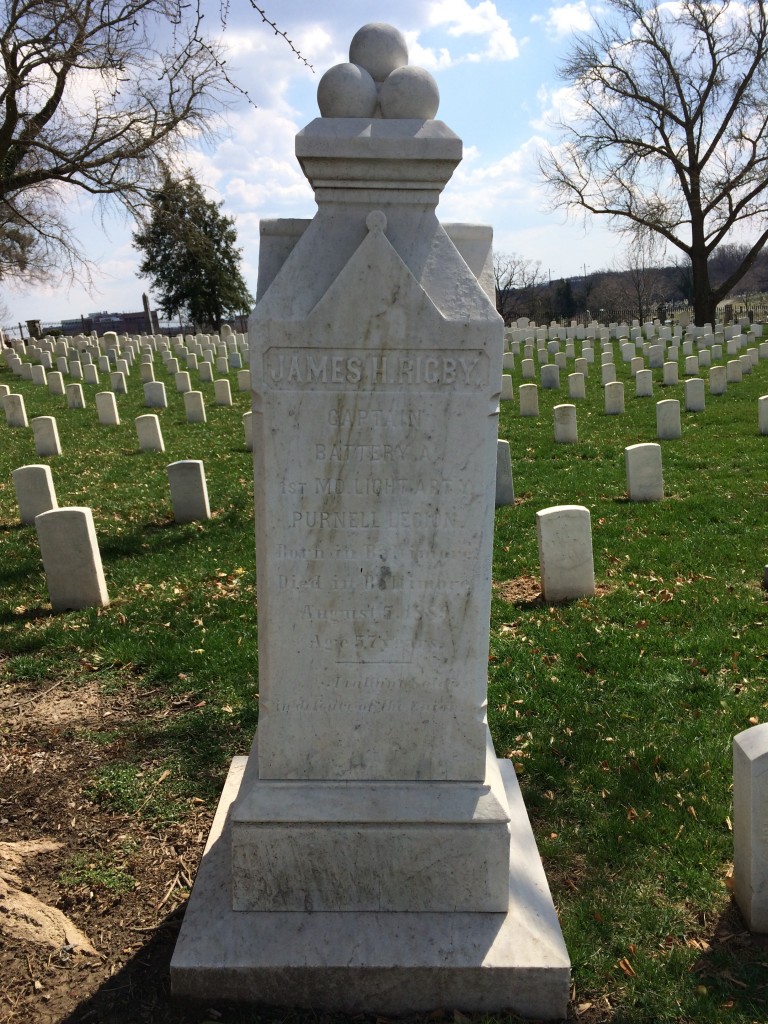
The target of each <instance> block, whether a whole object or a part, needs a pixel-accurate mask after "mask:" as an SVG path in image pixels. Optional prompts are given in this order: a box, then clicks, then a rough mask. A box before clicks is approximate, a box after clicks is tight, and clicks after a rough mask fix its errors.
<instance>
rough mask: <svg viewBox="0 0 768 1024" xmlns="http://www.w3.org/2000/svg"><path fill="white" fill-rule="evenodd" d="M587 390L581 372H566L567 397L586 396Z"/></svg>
mask: <svg viewBox="0 0 768 1024" xmlns="http://www.w3.org/2000/svg"><path fill="white" fill-rule="evenodd" d="M586 395H587V392H586V388H585V386H584V374H583V373H569V374H568V397H569V398H586Z"/></svg>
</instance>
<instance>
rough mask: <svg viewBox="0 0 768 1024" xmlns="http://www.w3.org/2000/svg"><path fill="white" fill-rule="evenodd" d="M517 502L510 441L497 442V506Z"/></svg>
mask: <svg viewBox="0 0 768 1024" xmlns="http://www.w3.org/2000/svg"><path fill="white" fill-rule="evenodd" d="M514 504H515V486H514V483H513V480H512V455H511V452H510V450H509V441H502V440H499V441H497V442H496V508H500V507H501V506H502V505H514Z"/></svg>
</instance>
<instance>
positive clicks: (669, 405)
mask: <svg viewBox="0 0 768 1024" xmlns="http://www.w3.org/2000/svg"><path fill="white" fill-rule="evenodd" d="M656 436H657V437H658V438H659V440H661V441H674V440H676V439H677V438H679V437H681V436H682V427H681V425H680V403H679V402H678V400H677V399H676V398H667V399H665V400H664V401H663V402H657V403H656Z"/></svg>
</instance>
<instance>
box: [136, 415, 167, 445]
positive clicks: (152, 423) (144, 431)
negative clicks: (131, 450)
mask: <svg viewBox="0 0 768 1024" xmlns="http://www.w3.org/2000/svg"><path fill="white" fill-rule="evenodd" d="M133 422H134V424H135V426H136V434H137V436H138V438H139V448H141V450H142V451H143V452H164V451H165V442H164V441H163V433H162V431H161V429H160V420H159V418H158V416H157V414H156V413H151V412H150V413H145V414H144V415H143V416H137V417H136V419H135V420H134V421H133Z"/></svg>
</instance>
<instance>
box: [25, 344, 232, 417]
mask: <svg viewBox="0 0 768 1024" xmlns="http://www.w3.org/2000/svg"><path fill="white" fill-rule="evenodd" d="M173 344H174V350H175V351H176V353H177V354H176V355H174V354H173V351H172V350H171V349H170V348H168V347H167V346H168V343H167V341H165V340H164V341H163V343H162V345H163V347H161V348H160V349H159V351H160V353H161V357H162V360H163V364H164V367H165V370H166V372H167V373H168V374H169V375H170V376H172V377H173V378H174V382H175V385H176V390H177V391H178V392H181V393H184V392H186V391H190V390H192V385H191V380H190V370H195V371H197V372H198V375H199V379H200V382H201V383H209V384H210V383H214V384H215V383H216V382H215V381H214V362H215V369H216V371H217V372H219V373H227V372H229V371H230V370H236V371H238V386H239V388H240V390H241V391H242V390H246V388H247V387H250V374H249V373H248V370H247V369H244V367H243V355H242V353H241V351H240V350H239V349H238V348H237V345H238V344H240V343H238V342H237V341H235V342H233V345H234V346H235V347H234V348H233V350H232V351H231V352H230V353H229V355H228V356H227V355H221V356H215V357H214V351H213V349H207V348H203V347H202V344H203V343H202V342H197V341H192V340H190V341H189V344H190V345H192V346H193V347H194V348H195V351H190V350H189V349H188V347H187V345H186V344H185V343H184V342H183V341H181V340H180V339H177V340H176V342H174V343H173ZM243 347H244V348H245V350H246V359H247V346H243ZM219 348H220V350H223V351H224V352H225V353H226V351H227V349H226V346H219ZM198 351H199V352H200V354H201V355H202V356H205V357H207V358H205V359H204V360H203V362H201V363H199V364H198V355H197V352H198ZM38 357H39V358H38ZM153 357H154V353H153V350H152V348H151V347H145V348H144V349H143V350H142V351H141V353H140V355H139V358H140V362H139V374H140V377H141V382H142V384H144V387H145V393H146V392H147V386H148V385H152V384H153V383H155V380H156V379H155V367H154V361H153ZM179 357H181V358H183V359H184V361H185V362H186V365H187V369H186V370H181V369H180V366H179ZM30 358H31V359H32V360H34V359H36V358H38V361H37V362H35V361H30V362H27V361H25V360H23V359H21V358H20V357H19V356H17V355H15V354H14V353H10V354H9V353H8V352H7V351H6V362H7V363H8V365H9V367H10V369H11V370H12V372H13V373H15V374H16V375H17V376H20V377H21V378H23V379H26V380H30V381H32V383H34V384H37V385H42V386H46V385H47V387H48V390H49V391H50V392H51V394H54V395H64V394H67V396H68V398H69V395H70V394H71V395H72V396H73V397H72V401H73V402H76V401H77V396H78V391H77V386H78V384H79V382H80V381H82V382H83V383H85V384H92V385H96V386H98V385H99V384H100V383H101V378H100V376H99V374H100V373H108V374H109V381H110V388H111V390H112V391H114V392H116V393H117V394H126V393H127V390H128V387H127V382H128V378H129V376H130V370H131V363H132V362H133V359H134V350H133V349H130V350H128V351H126V352H125V354H124V357H123V358H118V353H117V351H116V350H115V349H109V350H108V352H107V354H106V355H97V356H96V357H95V358H96V360H97V361H96V362H93V358H94V356H93V355H92V354H91V353H90V352H84V353H78V355H77V358H74V359H71V358H68V357H67V356H59V357H57V359H56V364H57V368H56V370H54V369H53V368H52V358H53V356H52V355H51V353H50V352H40V351H35V352H33V353H32V354H31V357H30ZM81 360H83V362H81ZM65 375H68V376H70V377H71V378H72V379H73V381H74V382H75V383H74V384H71V385H68V386H65V383H64V377H65ZM246 375H248V376H246ZM246 382H247V383H246ZM161 386H162V388H163V390H164V388H165V385H164V384H163V385H161ZM150 390H151V388H150ZM155 390H157V391H158V392H159V389H155ZM73 407H75V408H77V407H78V406H77V405H74V406H73Z"/></svg>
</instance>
